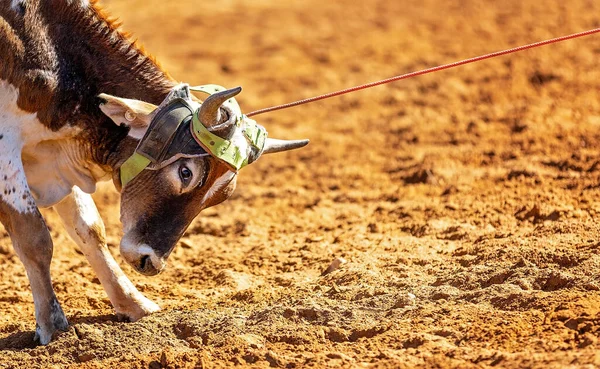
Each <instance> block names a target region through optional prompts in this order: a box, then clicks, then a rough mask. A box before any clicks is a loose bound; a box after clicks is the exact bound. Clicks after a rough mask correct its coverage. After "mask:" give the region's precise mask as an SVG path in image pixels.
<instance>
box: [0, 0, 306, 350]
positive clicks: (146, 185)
mask: <svg viewBox="0 0 600 369" xmlns="http://www.w3.org/2000/svg"><path fill="white" fill-rule="evenodd" d="M175 86H176V83H175V82H174V81H173V80H172V79H170V78H169V77H168V76H167V75H166V74H165V73H164V72H163V71H161V69H160V68H159V67H158V66H157V65H156V63H155V62H154V61H153V60H152V59H151V58H149V57H148V56H146V55H145V54H144V53H143V52H141V51H140V50H139V49H138V48H137V47H136V46H135V45H133V44H132V43H131V42H130V41H129V40H128V39H127V38H126V37H125V36H124V35H122V34H121V33H119V32H118V31H117V30H116V29H115V27H114V26H113V25H112V24H111V23H110V22H109V21H107V20H106V18H105V17H104V16H103V15H102V13H101V11H100V10H99V8H98V7H97V6H96V5H95V4H94V2H92V3H90V2H89V1H85V0H0V222H2V224H3V225H4V226H5V228H6V229H7V231H8V233H9V234H10V237H11V239H12V242H13V245H14V248H15V250H16V252H17V254H18V256H19V258H20V260H21V261H22V262H23V264H24V266H25V269H26V271H27V275H28V278H29V281H30V285H31V289H32V293H33V298H34V303H35V315H36V321H37V327H36V338H37V339H39V341H40V342H41V343H42V344H47V343H48V342H49V341H50V340H51V339H52V335H53V333H54V332H55V331H56V330H64V329H66V328H67V326H68V323H67V319H66V318H65V315H64V313H63V311H62V309H61V307H60V304H59V303H58V301H57V299H56V296H55V294H54V291H53V288H52V284H51V279H50V271H49V266H50V261H51V258H52V249H53V244H52V239H51V237H50V233H49V232H48V229H47V227H46V224H45V222H44V219H43V218H42V216H41V215H40V212H39V210H38V208H42V207H55V209H56V211H57V212H58V214H59V215H60V217H61V218H62V220H63V223H64V225H65V227H66V229H67V230H68V232H69V234H70V236H71V237H72V238H73V240H74V241H75V242H76V243H77V244H78V245H79V247H80V248H81V250H82V251H83V254H84V255H85V257H86V258H87V259H88V260H89V262H90V264H91V265H92V267H93V269H94V271H95V272H96V273H97V275H98V278H99V280H100V282H101V283H102V285H103V287H104V289H105V290H106V292H107V294H108V297H109V298H110V301H111V303H112V304H113V306H114V308H115V310H116V313H117V314H119V315H122V316H125V317H127V318H129V319H130V320H132V321H135V320H137V319H140V318H141V317H143V316H145V315H147V314H149V313H152V312H154V311H157V310H158V309H159V307H158V306H157V305H156V304H155V303H153V302H152V301H150V300H148V299H147V298H145V297H144V296H143V295H142V294H141V293H140V292H138V291H137V289H136V288H135V286H134V285H133V284H132V283H131V282H130V281H129V279H128V278H127V277H126V276H125V275H124V274H123V272H122V271H121V269H120V268H119V266H118V264H117V263H116V262H115V260H114V259H113V258H112V256H111V254H110V253H109V251H108V249H107V247H106V242H105V230H104V225H103V223H102V220H101V219H100V216H99V215H98V211H97V209H96V206H95V204H94V202H93V200H92V198H91V196H90V195H89V194H90V193H93V192H94V191H95V189H96V183H97V182H98V181H100V180H103V179H112V180H113V181H114V183H115V185H116V187H117V189H118V190H120V191H121V221H122V223H123V229H124V237H123V240H122V241H121V255H122V256H123V257H124V258H125V260H126V261H127V262H128V263H129V264H131V265H132V266H133V267H134V268H135V269H136V270H137V271H139V272H141V273H143V274H147V275H153V274H156V273H158V272H160V271H161V270H162V269H163V268H164V265H165V260H166V258H167V257H168V255H169V254H170V252H171V251H172V249H173V247H174V246H175V244H176V243H177V241H178V240H179V238H180V237H181V235H182V234H183V233H184V231H185V230H186V228H187V227H188V225H189V224H190V223H191V221H192V220H193V219H194V217H196V216H197V215H198V213H199V212H200V211H201V210H203V209H205V208H207V207H210V206H214V205H217V204H219V203H221V202H222V201H224V200H225V199H227V198H228V197H229V196H230V195H231V193H232V192H233V190H234V188H235V183H236V173H237V172H236V171H235V170H232V169H230V168H231V167H230V166H228V165H226V164H225V163H223V162H222V161H221V160H218V158H216V157H214V156H211V155H206V154H205V155H181V156H178V157H176V158H175V160H171V162H169V163H167V165H164V166H161V167H160V168H158V169H157V168H155V169H154V170H144V171H142V172H141V173H140V174H139V175H137V176H136V177H135V178H134V179H133V180H132V181H131V182H129V183H128V184H127V185H126V186H124V188H121V187H122V186H121V181H120V177H119V169H120V167H121V165H122V164H123V163H124V162H125V161H126V160H127V159H128V158H129V157H130V156H131V155H132V154H133V153H134V151H135V150H136V147H137V145H138V143H139V141H140V139H141V138H142V136H144V134H145V132H146V129H147V128H148V125H149V124H150V122H151V121H152V118H153V113H154V112H155V109H156V107H157V105H159V104H160V103H161V102H162V101H163V100H164V99H165V97H166V96H167V95H168V94H169V93H170V92H171V91H172V90H173V89H174V87H175ZM101 94H102V97H99V96H100V95H101ZM101 105H102V107H100V106H101ZM204 105H208V103H206V104H203V106H204ZM213 105H214V104H213ZM206 109H208V110H207V111H204V113H203V114H204V115H206V114H209V115H210V114H213V115H214V119H213V122H212V123H211V124H214V125H215V127H217V126H218V127H217V128H218V129H215V130H214V132H216V134H217V135H220V134H225V133H223V132H227V131H228V130H227V129H223V125H228V124H231V123H228V122H230V121H228V120H226V121H225V122H223V119H220V118H219V116H225V117H227V116H228V114H229V115H230V114H231V112H229V113H228V114H219V111H220V109H222V107H221V106H220V103H219V104H218V105H217V106H216V107H213V108H206ZM206 109H205V110H206ZM209 120H210V119H209ZM203 122H204V120H203ZM115 123H116V124H115ZM205 126H206V124H205ZM207 128H209V129H211V128H214V127H212V126H209V127H207ZM225 128H227V127H225ZM187 144H188V145H189V144H190V143H189V142H188V143H187ZM192 144H193V143H192ZM305 144H306V142H305V141H296V142H295V143H292V144H291V145H287V144H285V143H282V142H281V141H276V140H270V141H269V140H267V144H266V147H265V149H264V152H265V153H269V152H277V151H283V150H287V149H291V148H297V147H300V146H303V145H305Z"/></svg>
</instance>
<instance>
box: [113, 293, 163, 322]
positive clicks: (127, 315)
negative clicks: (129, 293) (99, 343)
mask: <svg viewBox="0 0 600 369" xmlns="http://www.w3.org/2000/svg"><path fill="white" fill-rule="evenodd" d="M115 310H116V312H117V319H119V320H120V321H130V322H137V321H138V320H140V319H142V318H143V317H145V316H147V315H150V314H152V313H156V312H157V311H160V306H158V305H157V304H156V303H154V302H153V301H151V300H149V299H147V298H146V297H144V296H138V297H136V298H135V299H134V300H131V302H130V303H129V304H128V305H126V306H120V307H119V308H115Z"/></svg>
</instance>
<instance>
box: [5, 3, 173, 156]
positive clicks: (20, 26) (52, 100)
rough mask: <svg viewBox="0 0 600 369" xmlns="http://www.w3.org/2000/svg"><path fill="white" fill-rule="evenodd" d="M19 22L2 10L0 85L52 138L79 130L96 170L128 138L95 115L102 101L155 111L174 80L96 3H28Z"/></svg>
mask: <svg viewBox="0 0 600 369" xmlns="http://www.w3.org/2000/svg"><path fill="white" fill-rule="evenodd" d="M23 4H25V5H24V12H23V13H22V14H21V13H19V12H16V11H14V10H13V9H11V7H10V1H2V2H0V79H3V80H7V81H9V82H10V83H11V84H12V85H14V86H16V87H17V88H19V90H20V97H19V101H18V104H19V107H20V108H21V109H23V110H25V111H29V112H37V115H38V118H39V120H40V121H41V122H42V123H43V124H44V125H45V126H47V127H49V128H50V129H52V130H55V131H56V130H58V129H60V128H62V127H64V126H65V125H76V126H81V127H82V128H84V131H85V137H83V139H85V140H86V141H89V142H90V144H91V146H92V147H94V148H95V150H94V151H95V152H94V153H92V155H93V156H94V158H95V159H96V160H97V161H98V162H99V163H100V164H108V163H107V162H108V161H109V157H110V155H111V153H112V152H114V151H115V149H116V148H117V146H118V145H119V144H121V141H122V140H123V138H124V137H125V134H126V129H125V128H120V127H116V126H115V125H114V124H113V123H112V122H111V121H110V119H108V118H107V117H106V116H104V115H103V114H102V113H101V112H100V110H99V109H98V105H99V103H100V101H99V99H98V98H97V96H98V95H99V94H100V93H107V94H111V95H115V96H120V97H126V98H131V99H139V100H144V101H147V102H151V103H154V104H158V103H160V102H161V101H162V99H163V98H164V96H165V95H166V93H167V92H168V91H169V90H170V89H171V88H172V86H173V85H174V82H173V80H172V79H171V78H170V77H169V76H168V75H167V74H166V73H165V72H164V71H162V70H161V68H160V67H159V66H158V65H157V63H156V62H155V61H154V60H153V59H152V58H151V57H149V56H148V55H146V54H145V53H144V52H143V51H142V50H141V49H140V48H139V47H138V46H136V44H135V42H132V41H130V40H129V39H128V36H127V35H126V34H124V33H122V32H119V30H118V29H117V28H118V23H117V22H116V21H115V20H112V19H110V18H109V17H108V16H107V15H106V13H105V12H104V11H103V10H102V9H101V8H100V7H99V5H98V4H97V2H93V6H91V7H89V8H84V7H82V6H81V5H80V4H79V3H78V2H76V1H75V2H69V1H66V0H28V1H24V2H23Z"/></svg>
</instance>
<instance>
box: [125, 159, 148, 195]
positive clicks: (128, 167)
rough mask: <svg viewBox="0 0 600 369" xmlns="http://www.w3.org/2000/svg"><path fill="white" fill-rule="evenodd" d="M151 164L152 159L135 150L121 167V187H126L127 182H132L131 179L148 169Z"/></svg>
mask: <svg viewBox="0 0 600 369" xmlns="http://www.w3.org/2000/svg"><path fill="white" fill-rule="evenodd" d="M149 164H150V159H148V158H146V157H144V156H142V155H140V154H138V153H137V152H134V153H133V155H131V156H130V157H129V159H127V160H126V161H125V162H124V163H123V165H121V168H120V169H119V171H120V172H121V173H120V174H121V187H122V188H124V187H125V185H127V183H129V182H131V180H132V179H134V178H135V177H136V176H137V175H138V174H140V173H141V172H142V171H143V170H144V169H146V167H147V166H148V165H149Z"/></svg>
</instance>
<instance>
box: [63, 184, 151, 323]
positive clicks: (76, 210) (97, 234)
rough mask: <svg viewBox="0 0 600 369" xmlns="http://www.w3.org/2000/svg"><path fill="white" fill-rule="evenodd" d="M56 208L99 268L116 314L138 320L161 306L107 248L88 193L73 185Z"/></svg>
mask: <svg viewBox="0 0 600 369" xmlns="http://www.w3.org/2000/svg"><path fill="white" fill-rule="evenodd" d="M55 209H56V211H57V212H58V214H59V215H60V217H61V219H62V221H63V224H64V225H65V228H66V229H67V232H68V233H69V235H70V236H71V238H72V239H73V240H74V241H75V243H77V245H78V246H79V247H80V249H81V251H82V252H83V254H84V255H85V257H86V258H87V259H88V261H89V262H90V264H91V266H92V268H93V269H94V271H95V272H96V274H97V276H98V279H99V280H100V283H102V286H103V287H104V290H105V291H106V294H107V295H108V298H109V299H110V302H111V303H112V305H113V307H114V308H115V311H116V313H117V315H119V316H122V317H126V318H128V319H129V320H131V321H136V320H138V319H140V318H142V317H144V316H146V315H148V314H150V313H153V312H156V311H158V310H160V308H159V306H158V305H156V304H155V303H154V302H152V301H150V300H148V299H147V298H146V297H144V295H142V294H141V293H140V292H139V291H138V290H137V289H136V288H135V286H134V285H133V283H131V281H130V280H129V278H127V276H126V275H125V274H124V273H123V271H122V270H121V268H120V267H119V265H118V264H117V262H116V261H115V259H114V258H113V257H112V255H111V254H110V252H109V251H108V248H107V247H106V233H105V230H104V223H103V222H102V218H100V214H99V213H98V209H97V208H96V204H95V203H94V200H93V199H92V197H91V196H90V195H89V194H86V193H84V192H83V191H81V190H80V189H79V188H78V187H73V192H72V193H71V194H70V195H69V196H68V197H66V198H65V199H64V200H63V201H61V202H60V203H59V204H57V205H55Z"/></svg>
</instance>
